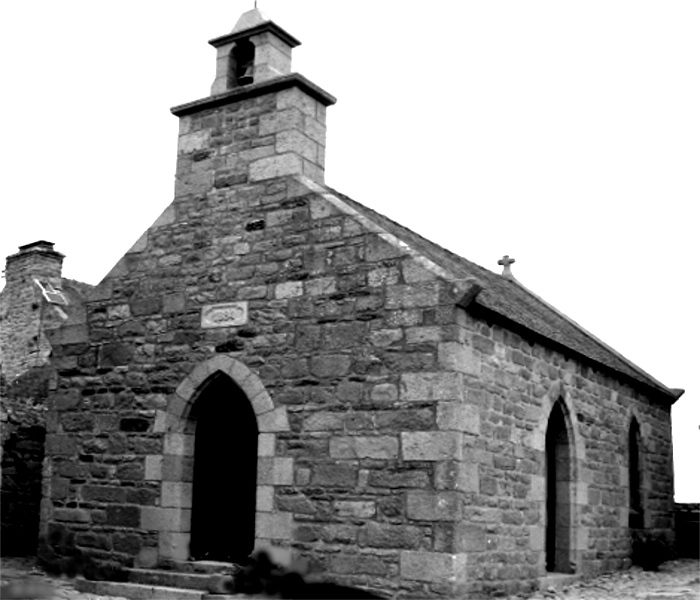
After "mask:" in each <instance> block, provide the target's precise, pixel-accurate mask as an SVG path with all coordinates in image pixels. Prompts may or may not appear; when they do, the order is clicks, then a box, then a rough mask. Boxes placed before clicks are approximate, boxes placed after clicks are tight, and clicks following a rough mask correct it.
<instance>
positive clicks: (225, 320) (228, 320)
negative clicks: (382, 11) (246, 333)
mask: <svg viewBox="0 0 700 600" xmlns="http://www.w3.org/2000/svg"><path fill="white" fill-rule="evenodd" d="M247 322H248V303H247V302H225V303H223V304H207V305H206V306H203V307H202V327H204V328H205V329H207V328H212V327H237V326H239V325H245V324H246V323H247Z"/></svg>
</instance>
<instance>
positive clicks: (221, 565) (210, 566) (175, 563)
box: [162, 560, 236, 573]
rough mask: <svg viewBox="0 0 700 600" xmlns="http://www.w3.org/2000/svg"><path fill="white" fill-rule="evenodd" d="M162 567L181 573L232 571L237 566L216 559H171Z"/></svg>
mask: <svg viewBox="0 0 700 600" xmlns="http://www.w3.org/2000/svg"><path fill="white" fill-rule="evenodd" d="M162 568H163V569H164V570H168V571H179V572H180V573H232V572H233V571H234V569H235V568H236V566H235V565H234V563H229V562H219V561H216V560H171V561H169V562H168V564H167V565H163V567H162Z"/></svg>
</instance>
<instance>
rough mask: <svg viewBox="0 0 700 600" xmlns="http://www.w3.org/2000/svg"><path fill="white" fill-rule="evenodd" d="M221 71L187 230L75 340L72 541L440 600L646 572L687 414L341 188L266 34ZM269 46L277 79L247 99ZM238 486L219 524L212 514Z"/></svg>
mask: <svg viewBox="0 0 700 600" xmlns="http://www.w3.org/2000/svg"><path fill="white" fill-rule="evenodd" d="M211 43H212V44H213V45H214V46H216V47H217V48H218V50H219V59H218V64H219V71H218V75H217V84H216V85H217V87H216V90H215V92H214V93H213V95H212V96H210V97H207V98H204V99H203V100H199V101H196V102H193V103H190V104H187V105H183V106H180V107H177V108H175V109H173V112H174V114H176V115H177V116H178V117H179V119H180V137H179V145H178V157H177V171H176V186H175V198H174V200H173V202H172V203H171V204H170V205H169V206H168V207H167V208H166V209H165V210H164V212H163V214H162V215H161V217H160V218H159V219H158V220H157V221H156V222H155V223H154V224H153V225H152V226H151V227H150V228H149V229H148V230H147V231H146V232H145V233H144V235H143V236H142V237H141V238H140V239H139V240H138V241H137V242H136V244H135V245H134V246H133V247H132V248H131V250H130V251H129V252H127V253H126V254H125V256H124V257H123V258H122V259H121V260H120V261H119V263H118V264H117V265H116V266H115V267H114V268H113V269H112V270H111V271H110V273H109V274H108V275H107V276H106V277H105V278H104V280H103V281H102V282H101V283H100V285H99V286H97V288H96V289H95V290H94V291H93V292H92V293H91V294H90V296H89V297H88V299H87V301H86V317H85V320H84V322H82V323H77V324H72V325H68V326H65V327H63V328H61V329H59V330H57V331H55V332H53V333H52V334H51V337H50V342H51V346H52V348H53V356H52V362H51V364H52V367H53V369H54V376H53V378H52V383H51V394H50V404H49V413H48V415H49V416H48V422H47V438H46V453H47V456H48V459H47V461H46V463H45V473H44V475H45V486H44V488H45V497H44V500H43V504H42V531H43V533H44V534H45V535H46V536H47V539H49V540H50V539H51V538H52V535H53V536H55V535H56V532H65V531H67V530H69V531H72V532H74V533H75V534H76V537H75V540H76V543H77V545H78V546H79V547H80V548H81V549H82V550H83V551H85V552H88V553H90V554H91V555H93V556H94V557H96V558H98V559H99V558H104V559H107V558H109V559H110V560H114V559H115V558H116V559H118V560H120V561H121V562H122V563H123V564H127V565H133V564H136V565H142V566H152V565H172V564H174V563H176V562H177V561H180V560H186V559H188V558H190V551H191V548H190V542H191V541H193V540H194V538H195V536H199V539H202V540H204V542H202V543H203V544H204V546H203V547H204V551H206V549H207V543H208V540H213V539H214V538H215V537H216V535H219V536H220V535H223V534H222V533H221V532H219V533H218V534H215V533H212V532H209V531H208V530H206V527H205V526H204V525H200V524H198V523H199V521H197V519H199V517H197V516H196V515H197V514H198V513H197V511H198V510H200V513H201V512H202V510H204V509H203V508H202V507H207V508H206V510H222V511H223V512H222V513H221V514H222V515H223V516H222V518H223V519H225V520H226V522H227V523H229V521H230V527H231V528H232V529H231V531H233V532H234V535H233V536H232V537H236V535H238V534H236V533H235V532H236V531H239V530H237V529H236V527H240V528H241V529H240V531H244V530H245V527H244V522H250V523H254V527H253V529H251V534H250V535H251V538H250V545H251V547H267V548H272V549H273V552H274V553H275V557H277V558H284V557H285V556H286V557H291V556H296V557H306V558H308V559H309V561H310V564H311V568H312V571H313V572H315V573H317V574H321V575H322V576H324V577H327V578H329V579H333V580H335V581H338V582H340V583H348V584H351V585H359V586H363V587H368V588H373V589H376V590H381V591H383V592H384V593H385V594H390V595H395V596H404V595H413V596H421V597H425V596H452V595H455V594H458V593H464V592H468V591H486V592H496V591H498V592H508V593H512V592H518V591H525V590H528V589H532V588H533V587H535V586H536V585H537V584H538V580H539V578H541V577H543V576H545V575H546V574H547V573H548V572H576V573H591V572H597V571H602V570H609V569H616V568H621V567H624V566H626V565H628V564H629V561H630V554H631V537H632V536H631V529H630V526H629V525H630V514H631V513H632V511H634V512H635V514H636V513H639V514H641V515H642V517H641V519H642V526H643V527H644V528H645V529H646V530H648V531H650V532H654V533H656V534H658V535H662V536H667V537H669V536H671V535H672V533H671V531H672V522H671V519H672V516H673V502H672V498H673V478H672V466H671V421H670V406H671V404H672V403H673V401H675V399H676V398H677V395H678V394H677V392H676V391H674V390H669V389H668V388H666V387H665V386H663V385H662V384H660V383H658V382H657V381H656V380H654V379H653V378H651V377H650V376H648V375H646V374H645V373H643V372H642V371H640V370H639V369H637V368H636V367H635V366H634V365H631V363H629V362H628V361H625V360H624V359H622V358H621V357H620V356H619V355H617V354H616V353H614V351H612V350H611V349H609V348H608V347H607V346H605V345H603V344H602V343H600V342H598V341H597V340H596V339H595V338H592V336H590V335H589V334H587V333H586V332H585V331H583V330H581V329H580V328H578V327H577V326H575V324H573V323H572V322H571V321H569V320H568V319H566V317H564V316H563V315H561V314H560V313H558V312H557V311H555V310H554V309H552V308H551V307H550V306H549V305H547V304H546V303H544V302H543V301H541V300H540V299H539V298H537V297H536V296H534V295H533V294H531V293H530V292H528V291H527V290H526V289H525V288H523V287H522V286H521V285H520V284H519V283H518V282H517V281H515V280H513V279H512V278H505V277H501V276H499V275H496V274H494V273H492V272H490V271H487V270H485V269H482V268H481V267H478V266H477V265H474V264H473V263H470V262H469V261H467V260H465V259H462V258H460V257H457V256H455V255H453V254H451V253H449V252H447V251H445V250H443V249H441V248H439V247H438V246H436V245H435V244H432V243H431V242H429V241H427V240H425V239H423V238H421V237H420V236H418V235H416V234H414V233H413V232H410V231H409V230H407V229H405V228H403V227H401V226H400V225H398V224H396V223H394V222H392V221H390V220H388V219H386V218H385V217H383V216H381V215H379V214H377V213H375V212H374V211H372V210H371V209H369V208H367V207H364V206H362V205H360V204H359V203H356V202H354V201H353V200H351V199H349V198H347V197H345V196H343V195H342V194H339V193H338V192H335V191H334V190H332V189H330V188H329V187H327V186H326V185H325V184H324V183H323V168H324V152H325V113H326V107H327V106H329V105H331V104H333V103H334V98H333V97H332V96H330V95H329V94H328V93H326V92H325V91H323V90H322V89H320V88H318V87H317V86H316V85H314V84H313V83H311V82H309V81H308V80H306V79H305V78H303V77H302V76H300V75H298V74H295V73H292V72H291V48H292V47H294V46H295V45H298V42H297V41H296V40H295V39H294V38H293V37H292V36H291V35H289V34H288V33H287V32H285V31H284V30H283V29H281V28H280V27H279V26H277V25H276V24H274V23H273V22H271V21H269V20H267V19H266V18H264V16H262V15H261V13H259V11H257V10H255V11H250V13H246V15H244V17H242V19H241V21H240V22H239V25H238V26H237V27H236V28H234V31H233V32H232V33H231V34H228V35H227V36H223V37H221V38H217V39H215V40H212V42H211ZM247 44H252V45H253V46H254V48H255V52H254V56H255V58H254V63H253V65H254V73H256V74H264V76H262V75H261V76H260V77H257V75H254V76H253V83H250V84H245V85H238V81H239V80H241V81H242V79H241V77H240V73H239V72H240V68H239V67H240V64H239V63H237V62H236V60H237V57H238V58H240V56H243V55H242V54H240V53H239V54H236V52H237V48H239V49H240V48H249V46H248V45H247ZM241 52H242V51H241ZM246 52H249V50H246ZM246 56H247V55H246ZM241 60H242V59H241ZM248 72H250V71H249V69H248V67H246V73H248ZM256 77H257V78H256ZM358 175H360V174H358ZM225 382H228V383H225ZM215 383H216V385H215ZM227 385H228V386H229V387H228V388H226V386H227ZM216 386H219V387H218V388H217V387H216ZM215 388H216V389H224V388H226V389H230V390H231V391H230V393H229V392H227V393H226V394H223V396H222V394H219V395H218V396H217V395H216V394H213V393H212V392H211V390H213V389H215ZM217 411H223V412H221V413H220V414H222V415H223V414H226V415H234V416H233V417H231V418H230V421H229V422H230V424H231V431H234V430H235V429H234V428H235V426H236V421H237V420H238V419H239V418H240V419H244V418H246V416H245V415H247V414H248V412H249V411H252V413H254V422H255V423H256V424H257V432H253V433H254V434H255V435H256V436H257V437H256V438H254V439H255V440H256V442H255V449H254V450H253V451H252V452H248V450H246V449H245V448H244V446H243V445H242V442H240V444H241V445H236V444H238V443H239V441H236V440H232V439H224V438H231V437H235V438H238V437H241V436H239V435H236V436H215V437H217V439H216V440H207V439H205V436H203V435H200V436H199V437H198V436H197V431H201V426H202V423H203V422H204V419H205V416H206V418H207V419H210V420H211V421H212V423H215V422H216V415H217V414H219V413H217ZM227 411H228V412H227ZM231 411H233V412H231ZM236 415H238V416H236ZM228 418H229V417H227V419H228ZM635 424H636V425H635ZM212 426H213V425H212ZM198 427H200V429H199V430H198ZM631 427H638V430H639V436H638V437H639V444H638V445H634V446H632V445H631V443H630V439H631V438H630V431H631ZM633 430H634V431H636V429H633ZM236 431H237V430H236ZM251 435H252V434H251ZM242 437H246V436H242ZM220 438H222V439H220ZM634 439H635V440H636V439H637V438H634ZM635 444H636V442H635ZM632 447H633V448H635V450H634V452H631V451H630V448H632ZM212 453H213V454H212ZM204 456H207V457H211V456H218V460H213V459H206V460H205V459H203V458H202V457H204ZM198 457H200V460H199V462H198ZM205 462H207V463H208V466H207V465H205V464H204V463H205ZM212 465H213V466H212ZM249 468H253V469H254V473H255V478H254V485H253V488H252V492H251V491H250V490H249V489H248V488H247V487H246V486H245V485H244V483H242V481H243V476H242V475H240V473H241V472H242V471H241V470H242V469H249ZM207 473H209V475H207ZM212 473H213V474H212ZM637 476H638V477H637ZM207 478H209V479H207ZM212 478H213V480H212ZM205 480H207V481H205ZM214 480H215V481H214ZM221 480H223V481H224V482H225V485H224V486H222V487H221V493H220V494H219V496H221V495H223V497H224V500H225V503H224V506H223V508H217V507H218V505H216V506H215V505H214V504H211V503H212V502H213V500H212V498H211V495H209V496H207V495H202V494H200V495H199V496H198V492H197V490H198V489H209V488H206V486H207V485H215V484H216V481H221ZM198 486H199V487H198ZM249 493H252V494H253V496H254V499H253V503H252V505H251V506H252V508H251V509H250V511H249V512H247V513H245V514H244V511H243V512H242V509H240V508H239V507H240V506H243V504H239V503H240V502H243V500H242V499H241V498H243V497H244V496H245V495H246V494H249ZM637 497H639V499H640V500H639V502H637V501H636V500H635V502H634V503H633V504H634V505H632V504H631V500H630V498H637ZM226 503H230V504H228V505H227V504H226ZM226 506H230V507H231V510H229V511H228V513H231V512H236V511H237V513H236V514H234V515H233V516H232V517H231V516H230V514H228V513H227V512H226ZM198 507H199V508H198ZM638 525H639V524H638V523H637V526H638ZM227 527H228V525H227ZM227 531H228V530H227ZM245 535H247V534H245ZM240 536H243V537H245V536H244V534H242V533H241V534H240ZM211 543H212V544H214V542H213V541H212V542H211ZM218 548H219V546H218V545H217V546H214V545H212V546H211V548H210V550H211V552H214V553H215V552H220V551H221V552H223V551H225V550H219V549H218Z"/></svg>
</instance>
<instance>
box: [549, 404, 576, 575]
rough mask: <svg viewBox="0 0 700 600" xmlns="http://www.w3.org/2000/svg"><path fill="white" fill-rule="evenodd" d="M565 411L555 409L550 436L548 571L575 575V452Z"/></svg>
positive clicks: (560, 408)
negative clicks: (573, 527) (572, 503)
mask: <svg viewBox="0 0 700 600" xmlns="http://www.w3.org/2000/svg"><path fill="white" fill-rule="evenodd" d="M564 411H565V408H564V406H563V403H562V402H561V401H558V402H557V403H556V404H555V405H554V407H553V408H552V413H551V415H550V417H549V423H548V425H547V436H546V442H545V446H546V454H547V530H546V553H547V555H546V565H547V571H553V572H557V573H572V572H573V569H572V561H571V500H572V492H571V485H572V479H573V477H572V460H571V459H572V452H571V440H570V436H569V428H568V427H567V417H566V413H565V412H564Z"/></svg>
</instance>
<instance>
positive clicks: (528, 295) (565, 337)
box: [329, 188, 683, 402]
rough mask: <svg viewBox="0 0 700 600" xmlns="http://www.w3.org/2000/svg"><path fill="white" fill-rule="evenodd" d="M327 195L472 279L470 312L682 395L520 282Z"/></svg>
mask: <svg viewBox="0 0 700 600" xmlns="http://www.w3.org/2000/svg"><path fill="white" fill-rule="evenodd" d="M329 189H330V188H329ZM330 191H332V193H333V194H335V195H336V196H338V197H339V198H341V199H342V200H343V201H344V202H346V203H347V204H348V205H350V206H351V207H352V208H354V209H355V210H357V211H358V212H359V213H360V214H362V215H363V216H364V217H366V218H368V219H370V220H371V221H373V222H374V223H376V224H377V225H379V226H380V227H381V228H382V229H384V230H386V231H387V232H388V233H390V234H392V235H394V236H396V237H397V238H399V239H400V240H402V241H403V242H405V243H406V244H408V245H409V246H411V247H412V248H414V249H415V250H416V251H418V252H419V253H420V254H422V255H424V256H425V257H426V258H429V259H430V260H432V261H433V262H434V263H436V264H437V265H439V266H440V267H441V268H443V269H444V270H445V271H447V272H448V273H450V274H452V275H453V276H454V277H455V279H475V280H476V281H477V282H478V283H479V285H481V286H482V287H483V290H482V291H481V292H479V294H478V295H477V296H476V298H475V299H474V301H473V304H472V306H471V307H470V310H475V311H479V309H481V311H482V312H487V313H491V314H493V315H497V316H499V317H501V318H502V319H505V320H506V321H507V322H508V323H509V324H512V325H515V327H516V328H518V327H520V328H525V329H526V330H528V331H529V332H532V333H534V334H536V335H537V336H539V337H541V338H544V339H545V340H547V341H549V342H550V344H549V345H550V346H551V345H552V344H551V343H552V342H553V343H554V345H555V346H557V347H563V348H566V349H568V350H569V351H571V352H572V353H573V354H575V355H577V356H579V357H580V358H581V359H582V360H583V361H584V362H588V363H589V364H591V363H592V366H594V367H599V368H600V367H602V368H603V369H604V370H607V371H613V372H614V373H615V374H618V375H622V378H623V379H626V380H628V381H629V380H632V382H633V383H635V382H636V383H637V384H642V385H643V386H644V387H645V388H647V389H651V390H652V391H654V392H657V393H660V394H661V395H662V396H664V397H665V399H666V400H668V401H670V402H675V401H676V400H677V399H678V398H679V397H680V395H681V394H682V393H683V391H682V390H676V389H670V388H668V387H666V386H665V385H664V384H662V383H661V382H659V381H658V380H656V379H655V378H654V377H652V376H651V375H649V374H648V373H646V372H645V371H643V370H642V369H640V368H639V367H637V366H636V365H635V364H634V363H632V362H631V361H629V360H627V359H626V358H625V357H623V356H622V355H620V354H619V353H618V352H616V351H615V350H613V349H612V348H610V347H609V346H608V345H607V344H605V343H604V342H602V341H601V340H599V339H598V338H596V337H595V336H594V335H593V334H591V333H589V332H588V331H586V330H585V329H584V328H583V327H581V326H580V325H578V324H577V323H575V322H574V321H572V320H571V319H569V318H568V317H566V316H565V315H563V314H562V313H560V312H559V311H558V310H557V309H555V308H554V307H553V306H551V305H549V304H548V303H547V302H545V301H544V300H542V299H541V298H539V297H538V296H537V295H535V294H534V293H533V292H531V291H529V290H528V289H527V288H525V287H524V286H523V285H522V284H520V283H519V282H517V281H515V280H511V279H508V278H506V277H503V276H501V275H498V274H496V273H494V272H492V271H489V270H488V269H485V268H483V267H481V266H479V265H477V264H476V263H473V262H471V261H470V260H467V259H466V258H463V257H461V256H458V255H457V254H454V253H452V252H450V251H449V250H446V249H445V248H442V247H441V246H439V245H437V244H435V243H434V242H431V241H429V240H427V239H425V238H424V237H422V236H420V235H419V234H417V233H415V232H414V231H411V230H410V229H408V228H406V227H404V226H402V225H399V224H398V223H396V222H394V221H392V220H391V219H389V218H388V217H385V216H384V215H382V214H380V213H378V212H376V211H374V210H372V209H371V208H368V207H366V206H364V205H363V204H360V203H359V202H356V201H355V200H353V199H351V198H349V197H347V196H345V195H344V194H341V193H340V192H337V191H335V190H330ZM512 325H511V326H512Z"/></svg>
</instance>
